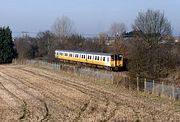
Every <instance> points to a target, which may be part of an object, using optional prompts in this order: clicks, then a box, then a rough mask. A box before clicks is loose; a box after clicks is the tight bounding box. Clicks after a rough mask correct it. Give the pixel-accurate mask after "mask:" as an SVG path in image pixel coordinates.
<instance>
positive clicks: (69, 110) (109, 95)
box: [0, 65, 180, 122]
mask: <svg viewBox="0 0 180 122" xmlns="http://www.w3.org/2000/svg"><path fill="white" fill-rule="evenodd" d="M0 69H1V70H0V117H1V118H0V119H1V121H32V122H34V121H63V122H64V121H67V122H69V121H70V122H71V121H72V122H75V121H84V122H87V121H97V122H100V121H101V122H105V121H110V122H111V121H115V122H117V121H148V122H149V121H163V122H165V121H171V120H175V121H178V120H180V113H179V112H180V111H179V108H180V107H179V106H180V104H179V102H174V101H171V100H169V99H167V98H159V97H156V96H155V95H148V94H146V93H139V92H133V91H128V90H127V89H125V88H123V87H117V86H115V85H113V84H112V83H111V82H108V81H100V80H97V79H94V78H89V77H85V76H79V75H77V74H72V73H67V72H64V71H58V72H57V71H54V70H52V69H50V68H48V67H37V66H36V67H34V66H30V65H29V66H28V65H0Z"/></svg>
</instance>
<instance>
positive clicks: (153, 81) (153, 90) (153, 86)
mask: <svg viewBox="0 0 180 122" xmlns="http://www.w3.org/2000/svg"><path fill="white" fill-rule="evenodd" d="M152 93H154V80H153V88H152Z"/></svg>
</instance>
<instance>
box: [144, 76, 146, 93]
mask: <svg viewBox="0 0 180 122" xmlns="http://www.w3.org/2000/svg"><path fill="white" fill-rule="evenodd" d="M144 92H146V78H145V79H144Z"/></svg>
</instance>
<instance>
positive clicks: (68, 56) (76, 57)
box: [55, 50, 123, 70]
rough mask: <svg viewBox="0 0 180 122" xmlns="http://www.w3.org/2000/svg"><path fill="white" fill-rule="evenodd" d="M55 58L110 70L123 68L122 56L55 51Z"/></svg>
mask: <svg viewBox="0 0 180 122" xmlns="http://www.w3.org/2000/svg"><path fill="white" fill-rule="evenodd" d="M55 58H57V59H60V60H65V61H74V62H81V63H86V64H92V65H96V66H101V67H105V68H109V69H112V70H118V69H120V68H122V67H123V56H122V55H121V54H112V53H98V52H84V51H73V50H55Z"/></svg>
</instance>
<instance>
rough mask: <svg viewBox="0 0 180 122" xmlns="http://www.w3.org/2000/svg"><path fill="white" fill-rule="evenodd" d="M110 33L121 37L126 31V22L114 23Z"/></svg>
mask: <svg viewBox="0 0 180 122" xmlns="http://www.w3.org/2000/svg"><path fill="white" fill-rule="evenodd" d="M109 31H110V34H111V36H113V37H117V36H119V37H121V36H122V34H123V33H124V32H126V25H125V24H124V23H116V22H115V23H113V24H112V25H111V27H110V30H109Z"/></svg>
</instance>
